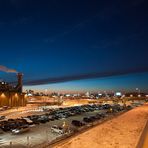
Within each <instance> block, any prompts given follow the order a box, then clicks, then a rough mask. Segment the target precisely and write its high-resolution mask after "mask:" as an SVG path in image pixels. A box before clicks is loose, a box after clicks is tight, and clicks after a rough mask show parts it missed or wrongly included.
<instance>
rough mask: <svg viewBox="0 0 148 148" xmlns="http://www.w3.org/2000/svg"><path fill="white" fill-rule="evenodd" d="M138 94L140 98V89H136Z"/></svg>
mask: <svg viewBox="0 0 148 148" xmlns="http://www.w3.org/2000/svg"><path fill="white" fill-rule="evenodd" d="M136 90H137V92H138V97H140V89H139V88H136Z"/></svg>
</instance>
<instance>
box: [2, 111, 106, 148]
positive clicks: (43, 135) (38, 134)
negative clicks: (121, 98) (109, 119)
mask: <svg viewBox="0 0 148 148" xmlns="http://www.w3.org/2000/svg"><path fill="white" fill-rule="evenodd" d="M98 112H103V110H102V111H100V110H98V111H94V112H88V113H83V114H82V115H77V116H72V117H69V118H67V119H61V120H55V121H50V122H47V123H45V124H40V125H36V126H34V127H32V128H31V129H30V131H29V132H26V133H23V134H18V135H13V134H11V133H10V132H6V133H4V134H1V135H0V148H7V147H10V145H12V146H13V147H15V148H17V147H18V148H23V147H27V145H30V146H35V145H39V144H42V143H44V142H47V141H48V142H51V141H53V140H54V139H56V138H57V137H59V136H60V135H59V134H56V133H52V132H51V129H50V128H51V126H53V125H58V126H61V125H63V122H64V121H65V122H66V123H67V124H68V125H69V126H70V127H71V126H72V125H71V121H72V120H82V119H83V117H87V116H90V115H95V114H97V113H98Z"/></svg>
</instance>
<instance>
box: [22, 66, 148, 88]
mask: <svg viewBox="0 0 148 148" xmlns="http://www.w3.org/2000/svg"><path fill="white" fill-rule="evenodd" d="M142 72H148V67H141V68H137V69H136V68H135V69H127V70H120V71H119V70H118V71H108V72H94V73H84V74H79V75H70V76H63V77H53V78H45V79H39V80H32V81H25V82H24V85H42V84H52V83H60V82H68V81H74V80H83V79H92V78H104V77H111V76H120V75H127V74H133V73H142Z"/></svg>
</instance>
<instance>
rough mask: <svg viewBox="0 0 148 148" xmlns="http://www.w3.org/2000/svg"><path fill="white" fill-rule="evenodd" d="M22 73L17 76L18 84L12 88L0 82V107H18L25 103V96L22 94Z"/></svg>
mask: <svg viewBox="0 0 148 148" xmlns="http://www.w3.org/2000/svg"><path fill="white" fill-rule="evenodd" d="M22 77H23V75H22V73H18V74H17V79H18V83H17V85H16V86H12V85H10V84H9V83H6V82H4V81H1V82H0V107H4V106H9V107H19V106H25V105H26V103H27V100H26V97H25V94H24V93H23V92H22V85H23V83H22Z"/></svg>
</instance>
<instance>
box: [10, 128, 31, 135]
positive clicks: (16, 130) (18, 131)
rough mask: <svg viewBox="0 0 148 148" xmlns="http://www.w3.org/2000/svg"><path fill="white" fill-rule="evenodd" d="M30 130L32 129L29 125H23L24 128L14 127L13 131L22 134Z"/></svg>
mask: <svg viewBox="0 0 148 148" xmlns="http://www.w3.org/2000/svg"><path fill="white" fill-rule="evenodd" d="M29 130H30V129H29V127H23V128H18V129H13V130H12V131H11V132H12V134H21V133H24V132H27V131H29Z"/></svg>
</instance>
